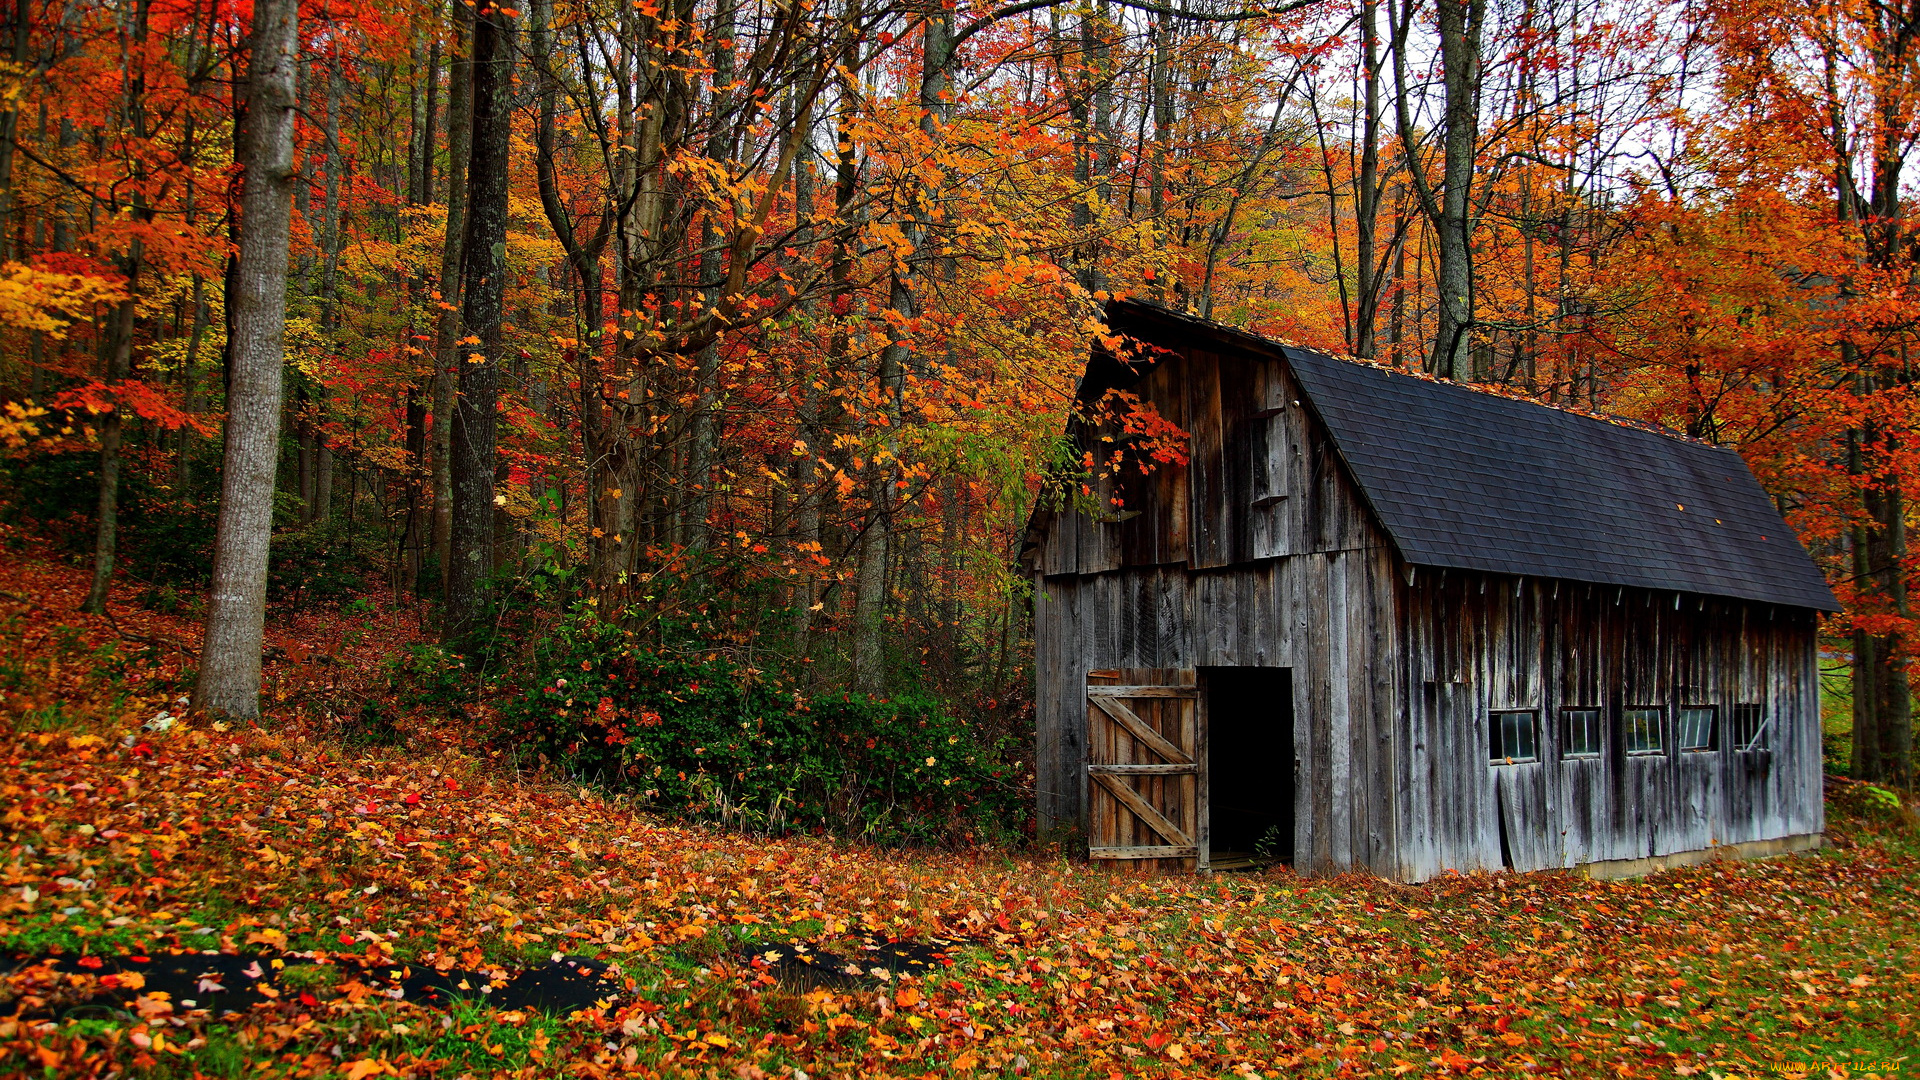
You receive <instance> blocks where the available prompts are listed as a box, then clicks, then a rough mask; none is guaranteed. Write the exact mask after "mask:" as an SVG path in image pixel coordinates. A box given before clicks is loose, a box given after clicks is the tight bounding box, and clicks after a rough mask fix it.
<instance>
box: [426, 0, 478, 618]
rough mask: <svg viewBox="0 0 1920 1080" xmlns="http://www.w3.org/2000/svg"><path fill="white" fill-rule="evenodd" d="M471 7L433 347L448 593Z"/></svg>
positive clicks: (459, 34)
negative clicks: (456, 345) (438, 311)
mask: <svg viewBox="0 0 1920 1080" xmlns="http://www.w3.org/2000/svg"><path fill="white" fill-rule="evenodd" d="M472 27H473V9H472V8H470V7H468V6H467V5H466V4H464V3H461V2H459V0H455V3H454V5H453V52H452V55H451V56H449V57H448V63H447V235H446V238H445V241H444V242H443V244H442V246H441V249H440V305H441V306H440V324H439V334H438V337H437V340H436V341H435V343H434V378H433V553H434V559H435V561H436V562H438V563H439V570H440V584H441V590H442V592H443V593H444V591H445V586H446V580H447V570H448V565H449V563H450V562H451V559H450V552H451V551H452V547H451V545H452V543H453V414H454V405H453V402H454V387H455V385H456V384H457V383H458V382H459V358H458V356H457V350H456V348H455V343H456V341H457V339H458V338H459V336H460V307H461V298H460V267H461V263H462V258H461V244H462V243H463V242H464V241H465V239H466V207H467V156H468V153H469V150H470V147H471V145H472V140H473V82H472V79H473V64H472V62H471V61H470V59H469V57H468V53H469V51H470V50H471V48H472V38H473V32H472Z"/></svg>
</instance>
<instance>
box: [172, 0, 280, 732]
mask: <svg viewBox="0 0 1920 1080" xmlns="http://www.w3.org/2000/svg"><path fill="white" fill-rule="evenodd" d="M299 15H300V5H299V2H298V0H255V3H254V9H253V28H252V32H251V34H250V35H249V42H248V44H249V53H248V61H247V112H246V118H245V120H244V125H245V126H244V132H243V134H242V137H241V152H240V166H241V170H242V177H243V183H244V185H245V186H244V187H243V188H242V190H241V197H240V250H239V257H238V262H237V264H236V266H235V269H234V272H233V275H232V278H233V285H234V287H233V290H232V292H231V293H230V294H229V296H228V300H227V302H228V305H229V307H230V308H231V309H232V310H233V335H234V337H233V341H232V342H231V357H232V359H231V362H230V371H229V384H228V390H227V429H226V453H225V457H224V467H223V472H222V476H221V488H220V520H219V525H218V529H217V532H216V534H215V539H214V554H213V585H212V588H211V589H210V590H209V600H208V605H207V633H206V641H205V644H204V645H203V647H202V650H201V657H200V676H199V681H198V682H197V683H196V685H195V686H194V704H195V705H196V706H197V707H199V708H202V709H210V710H214V711H217V712H223V713H226V714H227V715H229V716H234V717H239V718H243V719H249V718H252V717H256V716H258V715H259V714H260V644H261V640H262V638H263V636H264V634H265V625H266V607H267V552H268V543H269V541H270V540H271V538H272V531H273V488H274V470H275V465H276V463H277V461H278V459H279V449H280V447H279V443H280V383H281V372H282V366H283V355H284V349H285V343H286V330H287V247H288V238H289V234H290V232H291V227H292V214H293V186H294V171H293V131H294V108H295V100H294V51H295V47H296V46H297V44H298V42H299Z"/></svg>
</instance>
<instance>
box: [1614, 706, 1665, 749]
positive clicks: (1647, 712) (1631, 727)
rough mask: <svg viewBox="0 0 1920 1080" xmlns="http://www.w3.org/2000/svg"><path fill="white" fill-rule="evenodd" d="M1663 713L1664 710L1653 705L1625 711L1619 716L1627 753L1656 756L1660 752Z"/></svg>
mask: <svg viewBox="0 0 1920 1080" xmlns="http://www.w3.org/2000/svg"><path fill="white" fill-rule="evenodd" d="M1665 712H1666V710H1665V709H1662V708H1660V707H1659V706H1657V705H1653V706H1642V707H1641V708H1637V709H1627V710H1625V711H1623V712H1622V713H1621V714H1620V726H1621V727H1622V728H1623V729H1625V730H1624V733H1625V735H1626V744H1627V753H1629V754H1658V753H1661V752H1662V750H1663V747H1662V746H1661V743H1660V721H1662V720H1664V719H1666V717H1665V715H1664V714H1665Z"/></svg>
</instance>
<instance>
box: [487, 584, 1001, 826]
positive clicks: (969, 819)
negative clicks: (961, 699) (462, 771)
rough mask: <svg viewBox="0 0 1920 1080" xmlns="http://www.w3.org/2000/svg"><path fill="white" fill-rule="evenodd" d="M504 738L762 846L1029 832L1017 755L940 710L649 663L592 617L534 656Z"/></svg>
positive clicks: (692, 663) (917, 699)
mask: <svg viewBox="0 0 1920 1080" xmlns="http://www.w3.org/2000/svg"><path fill="white" fill-rule="evenodd" d="M533 660H534V671H533V672H532V673H531V676H530V677H531V678H532V679H534V680H537V681H536V684H535V685H534V686H533V688H532V689H530V690H528V691H527V692H526V693H525V694H524V695H522V696H521V697H520V698H518V699H517V700H514V701H513V702H511V703H510V704H508V705H507V707H506V708H505V709H504V710H503V715H504V717H505V720H506V723H507V725H508V728H507V735H508V737H509V738H511V739H512V740H514V741H515V742H516V743H517V744H518V745H519V746H521V747H522V748H524V749H526V750H529V751H537V752H538V753H540V754H542V755H544V756H545V757H546V758H547V760H548V761H550V762H554V763H557V764H559V765H560V766H561V767H563V768H565V769H567V770H568V771H569V772H570V773H572V774H573V775H574V776H575V777H577V778H578V779H581V780H585V781H591V782H598V783H602V784H606V785H608V786H610V787H614V788H618V789H621V790H625V791H630V792H633V793H635V794H637V795H639V796H640V797H641V798H642V799H643V801H645V802H646V803H648V804H651V805H653V806H655V807H658V808H660V809H663V810H668V811H672V812H676V813H680V814H682V815H685V816H690V817H694V818H697V819H703V820H711V821H717V822H720V823H723V824H725V825H728V826H731V827H735V828H741V829H745V830H748V831H752V832H762V833H782V832H793V831H808V832H831V833H834V834H836V835H840V836H846V837H856V838H861V839H866V840H870V841H873V842H876V843H883V844H900V843H943V842H963V841H979V840H999V839H1006V838H1008V837H1009V836H1010V834H1011V832H1012V830H1013V828H1014V826H1015V823H1017V822H1019V821H1021V820H1023V819H1024V817H1025V814H1024V811H1023V809H1022V800H1021V798H1020V794H1019V792H1018V790H1017V786H1016V783H1015V780H1014V777H1015V775H1016V773H1017V770H1016V769H1015V768H1014V767H1013V766H1014V763H1012V762H1010V761H1008V760H1007V757H1008V755H1009V753H1010V752H1011V750H1012V748H1011V746H1009V745H1004V744H997V743H990V742H987V741H984V740H982V739H981V738H980V737H979V736H978V734H977V733H976V731H975V730H974V728H972V727H971V726H969V725H968V724H967V723H965V722H963V721H962V720H961V719H959V718H957V717H955V716H954V715H952V714H951V713H950V712H948V711H947V710H945V709H943V708H942V707H941V706H940V704H939V703H938V702H936V701H934V700H933V699H931V698H926V697H921V696H917V695H903V696H897V697H893V698H889V699H874V698H870V697H867V696H865V695H861V694H853V693H844V692H843V693H824V694H823V693H812V694H809V693H806V692H803V691H801V690H799V689H796V688H795V687H794V686H793V685H792V684H789V683H787V682H785V681H784V680H782V679H780V678H778V677H777V676H774V675H770V674H768V673H766V672H747V671H743V670H741V669H740V668H739V667H738V666H736V665H734V664H731V663H729V662H727V661H725V660H720V659H712V660H697V659H687V658H685V657H682V656H679V655H675V654H668V653H663V652H659V651H655V650H654V649H653V648H651V647H649V646H647V645H645V644H642V643H640V642H639V641H637V640H636V639H634V638H632V637H630V636H628V634H627V633H626V632H625V631H623V630H621V629H620V628H619V627H617V626H615V625H612V624H609V623H604V622H600V621H598V620H596V619H594V618H592V617H591V616H588V615H584V614H583V615H579V616H575V617H571V618H569V619H567V620H566V621H565V622H564V623H563V624H562V625H561V626H560V627H558V628H557V631H556V632H554V633H551V634H550V635H548V636H547V637H546V638H545V639H544V640H543V641H542V642H541V643H540V644H539V645H537V646H536V648H535V655H534V657H533Z"/></svg>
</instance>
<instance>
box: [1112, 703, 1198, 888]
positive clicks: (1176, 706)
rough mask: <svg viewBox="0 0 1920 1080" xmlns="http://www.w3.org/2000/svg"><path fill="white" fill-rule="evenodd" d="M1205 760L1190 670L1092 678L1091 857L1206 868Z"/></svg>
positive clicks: (1154, 866)
mask: <svg viewBox="0 0 1920 1080" xmlns="http://www.w3.org/2000/svg"><path fill="white" fill-rule="evenodd" d="M1205 760H1206V730H1205V725H1204V723H1203V721H1202V718H1201V714H1200V688H1199V686H1198V685H1196V680H1195V677H1194V672H1193V670H1192V669H1190V668H1189V669H1185V670H1180V669H1169V668H1123V669H1119V670H1111V671H1090V672H1088V673H1087V811H1088V845H1087V846H1088V854H1089V855H1091V856H1092V857H1093V858H1095V859H1100V860H1103V861H1109V862H1113V863H1115V864H1124V865H1129V866H1132V867H1135V868H1137V869H1141V870H1148V871H1153V870H1163V871H1183V872H1188V873H1191V872H1193V871H1195V870H1197V869H1199V868H1200V867H1202V866H1204V865H1206V820H1207V814H1206V785H1205V783H1204V781H1205V777H1204V776H1203V775H1202V763H1203V762H1204V761H1205Z"/></svg>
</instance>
